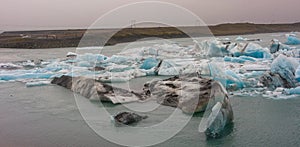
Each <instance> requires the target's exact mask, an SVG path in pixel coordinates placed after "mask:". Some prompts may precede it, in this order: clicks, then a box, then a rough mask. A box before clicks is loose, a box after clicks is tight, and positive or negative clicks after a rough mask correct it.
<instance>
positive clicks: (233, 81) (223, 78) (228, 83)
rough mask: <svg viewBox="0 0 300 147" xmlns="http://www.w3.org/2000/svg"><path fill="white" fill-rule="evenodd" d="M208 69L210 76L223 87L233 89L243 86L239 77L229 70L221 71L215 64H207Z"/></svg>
mask: <svg viewBox="0 0 300 147" xmlns="http://www.w3.org/2000/svg"><path fill="white" fill-rule="evenodd" d="M208 66H209V70H210V76H211V77H212V78H213V79H214V80H216V81H219V82H220V83H221V84H222V85H223V86H224V87H226V88H232V87H234V89H241V88H244V87H245V84H244V82H243V81H242V80H241V78H240V77H239V76H238V75H237V74H236V73H234V72H233V71H231V70H227V71H225V72H223V71H222V70H221V69H220V68H219V67H218V66H217V65H215V64H211V63H210V64H208Z"/></svg>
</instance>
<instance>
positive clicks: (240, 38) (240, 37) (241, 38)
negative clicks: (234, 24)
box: [235, 36, 248, 41]
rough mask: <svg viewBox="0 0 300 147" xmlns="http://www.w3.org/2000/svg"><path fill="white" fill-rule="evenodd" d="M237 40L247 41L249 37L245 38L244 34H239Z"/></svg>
mask: <svg viewBox="0 0 300 147" xmlns="http://www.w3.org/2000/svg"><path fill="white" fill-rule="evenodd" d="M235 40H236V41H246V40H248V39H247V38H243V37H242V36H238V37H237V38H236V39H235Z"/></svg>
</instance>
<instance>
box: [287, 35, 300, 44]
mask: <svg viewBox="0 0 300 147" xmlns="http://www.w3.org/2000/svg"><path fill="white" fill-rule="evenodd" d="M285 44H287V45H299V44H300V39H299V38H297V37H296V36H292V35H289V36H288V37H287V41H286V43H285Z"/></svg>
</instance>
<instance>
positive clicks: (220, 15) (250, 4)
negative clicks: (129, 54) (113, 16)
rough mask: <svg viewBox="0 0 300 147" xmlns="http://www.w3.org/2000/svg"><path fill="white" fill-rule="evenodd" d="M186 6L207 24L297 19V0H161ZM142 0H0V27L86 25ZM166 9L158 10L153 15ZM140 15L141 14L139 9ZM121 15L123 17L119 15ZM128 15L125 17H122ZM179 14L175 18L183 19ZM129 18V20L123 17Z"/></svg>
mask: <svg viewBox="0 0 300 147" xmlns="http://www.w3.org/2000/svg"><path fill="white" fill-rule="evenodd" d="M161 1H163V2H169V3H173V4H176V5H179V6H181V7H184V8H187V9H188V10H190V11H192V12H193V13H195V14H196V15H197V16H199V17H200V18H201V19H202V20H203V21H204V22H205V23H206V24H220V23H228V22H254V23H290V22H299V21H300V13H299V12H300V11H299V6H300V0H161ZM133 2H141V0H0V6H1V7H0V30H14V29H17V30H20V29H32V28H36V29H43V28H45V29H46V28H54V29H56V28H74V27H78V28H80V27H85V28H86V27H88V26H90V25H91V24H92V23H93V22H94V21H96V20H97V19H98V18H99V17H100V16H102V15H103V14H105V13H107V12H109V11H110V10H112V9H115V8H117V7H120V6H122V5H126V4H130V3H133ZM162 13H167V14H168V15H169V16H172V17H176V16H177V15H178V14H176V13H173V12H172V13H173V14H170V13H168V11H167V10H165V11H162V10H157V13H156V14H155V15H157V16H158V15H160V14H162ZM139 14H140V15H144V14H143V13H140V12H139ZM119 19H123V18H121V17H120V18H119ZM124 19H128V18H124ZM181 19H182V18H180V17H179V18H178V20H177V21H182V20H181ZM126 21H130V20H126Z"/></svg>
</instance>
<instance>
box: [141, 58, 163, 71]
mask: <svg viewBox="0 0 300 147" xmlns="http://www.w3.org/2000/svg"><path fill="white" fill-rule="evenodd" d="M158 63H159V61H158V60H157V59H155V58H152V57H150V58H147V59H145V60H144V62H143V64H142V65H141V67H140V69H145V70H148V69H151V68H153V67H156V66H157V65H158Z"/></svg>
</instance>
